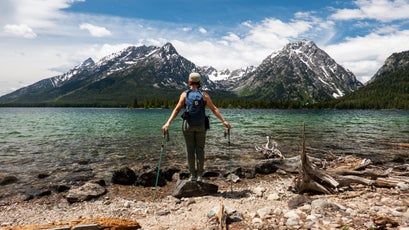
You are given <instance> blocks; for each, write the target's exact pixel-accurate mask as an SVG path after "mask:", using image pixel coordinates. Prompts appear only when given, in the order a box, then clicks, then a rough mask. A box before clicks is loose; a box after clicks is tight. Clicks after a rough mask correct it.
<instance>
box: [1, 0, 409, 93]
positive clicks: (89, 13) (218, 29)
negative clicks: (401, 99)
mask: <svg viewBox="0 0 409 230" xmlns="http://www.w3.org/2000/svg"><path fill="white" fill-rule="evenodd" d="M301 39H307V40H312V41H314V42H315V43H316V44H317V45H318V46H319V47H320V48H321V49H323V50H324V51H326V52H327V53H328V54H329V55H330V56H331V57H332V58H334V59H335V61H336V62H338V63H339V64H341V65H343V66H344V67H345V68H347V69H349V70H351V71H352V72H353V73H354V74H355V75H356V76H357V78H358V79H359V80H360V81H361V82H366V81H368V80H369V79H370V78H371V77H372V76H373V75H374V74H375V72H376V71H377V70H378V69H379V68H380V67H381V66H382V65H383V62H384V61H385V59H386V58H387V57H388V56H390V55H391V54H392V53H393V52H401V51H406V50H409V42H408V41H409V0H355V1H328V0H304V1H299V0H286V1H279V0H253V1H249V0H201V1H192V0H119V1H118V0H1V1H0V49H1V51H2V52H0V95H3V94H6V93H9V92H12V91H13V90H16V89H18V88H21V87H23V86H26V85H29V84H32V83H34V82H37V81H39V80H42V79H45V78H49V77H52V76H56V75H59V74H62V73H64V72H66V71H68V70H69V69H70V68H73V67H74V66H76V65H78V64H80V63H81V62H82V61H83V60H85V59H87V58H88V57H91V58H93V59H94V61H98V60H99V59H100V58H102V57H104V56H106V55H109V54H111V53H113V52H118V51H120V50H121V49H124V48H126V47H128V46H130V45H136V46H138V45H155V46H162V45H164V44H165V43H166V42H171V43H172V44H173V45H174V46H175V47H176V49H177V51H178V52H179V53H180V54H181V55H183V56H184V57H186V58H187V59H189V60H191V61H193V62H194V63H195V64H197V65H201V66H204V65H209V66H213V67H215V68H217V69H220V70H221V69H225V68H229V69H235V68H242V67H246V66H249V65H254V66H257V65H259V64H260V63H261V61H262V60H263V59H264V58H266V57H267V56H268V55H270V54H271V53H273V52H275V51H278V50H280V49H281V48H283V47H284V46H285V45H286V44H287V43H289V42H294V41H299V40H301Z"/></svg>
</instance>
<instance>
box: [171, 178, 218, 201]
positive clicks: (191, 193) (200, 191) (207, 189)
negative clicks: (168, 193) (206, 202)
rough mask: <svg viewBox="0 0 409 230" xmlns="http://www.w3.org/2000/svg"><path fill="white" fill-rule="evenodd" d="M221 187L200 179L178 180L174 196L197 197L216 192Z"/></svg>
mask: <svg viewBox="0 0 409 230" xmlns="http://www.w3.org/2000/svg"><path fill="white" fill-rule="evenodd" d="M218 189H219V187H218V186H217V185H215V184H209V183H204V182H199V181H189V180H178V181H177V182H176V186H175V188H174V189H173V192H172V196H174V197H176V198H182V197H196V196H207V195H212V194H216V193H217V190H218Z"/></svg>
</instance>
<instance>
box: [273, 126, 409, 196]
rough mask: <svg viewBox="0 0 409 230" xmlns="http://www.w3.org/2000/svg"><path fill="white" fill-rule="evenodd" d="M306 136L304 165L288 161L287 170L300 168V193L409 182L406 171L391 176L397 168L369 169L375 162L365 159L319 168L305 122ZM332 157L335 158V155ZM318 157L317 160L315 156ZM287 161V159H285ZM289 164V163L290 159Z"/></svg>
mask: <svg viewBox="0 0 409 230" xmlns="http://www.w3.org/2000/svg"><path fill="white" fill-rule="evenodd" d="M302 136H303V138H302V151H301V157H300V158H301V159H300V160H301V166H300V167H299V165H297V164H295V165H292V166H289V165H286V164H284V166H283V167H279V166H276V167H277V168H282V169H283V170H286V169H289V168H290V169H291V171H293V170H294V169H295V168H299V172H298V176H297V177H296V178H295V179H294V189H295V191H296V192H297V193H300V194H301V193H304V192H314V193H324V194H334V193H337V192H338V189H339V188H341V187H344V186H350V185H352V184H362V185H367V186H371V187H372V186H375V187H387V188H392V187H397V186H398V185H399V183H406V184H407V183H409V178H403V177H402V175H406V173H401V174H398V175H400V177H399V176H395V177H393V176H391V173H392V171H393V169H392V168H389V169H387V170H385V171H382V170H380V169H369V168H368V167H369V166H371V165H372V162H371V161H370V160H367V159H364V160H360V162H354V163H355V164H353V165H349V167H345V166H343V167H340V166H338V167H337V168H333V169H329V170H327V171H324V170H322V169H319V168H317V166H316V164H314V162H313V161H311V159H314V158H311V157H309V156H308V155H307V153H306V147H305V124H304V126H303V135H302ZM331 157H333V158H334V156H333V155H332V156H331ZM314 160H316V159H314ZM338 160H339V161H344V162H345V161H346V160H347V159H345V158H344V159H338ZM282 162H283V161H282ZM286 163H289V162H288V161H287V162H286Z"/></svg>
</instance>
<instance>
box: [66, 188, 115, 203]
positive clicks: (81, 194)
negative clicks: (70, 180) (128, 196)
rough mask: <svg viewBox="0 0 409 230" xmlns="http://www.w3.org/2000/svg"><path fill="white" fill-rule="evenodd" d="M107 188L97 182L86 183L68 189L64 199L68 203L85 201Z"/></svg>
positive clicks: (99, 194)
mask: <svg viewBox="0 0 409 230" xmlns="http://www.w3.org/2000/svg"><path fill="white" fill-rule="evenodd" d="M106 192H107V190H106V189H105V188H104V187H102V186H101V185H99V184H95V183H86V184H84V185H83V186H81V187H78V188H73V189H70V190H69V191H68V193H67V196H66V199H67V201H68V202H70V203H75V202H82V201H87V200H90V199H93V198H96V197H99V196H101V195H104V194H105V193H106Z"/></svg>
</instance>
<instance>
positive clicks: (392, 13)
mask: <svg viewBox="0 0 409 230" xmlns="http://www.w3.org/2000/svg"><path fill="white" fill-rule="evenodd" d="M355 5H356V6H357V7H358V8H357V9H340V10H337V11H336V13H335V14H333V15H332V16H331V17H332V18H334V19H338V20H353V19H374V20H378V21H382V22H390V21H393V20H401V19H408V18H409V13H408V12H409V1H407V0H392V1H390V0H357V1H355Z"/></svg>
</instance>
